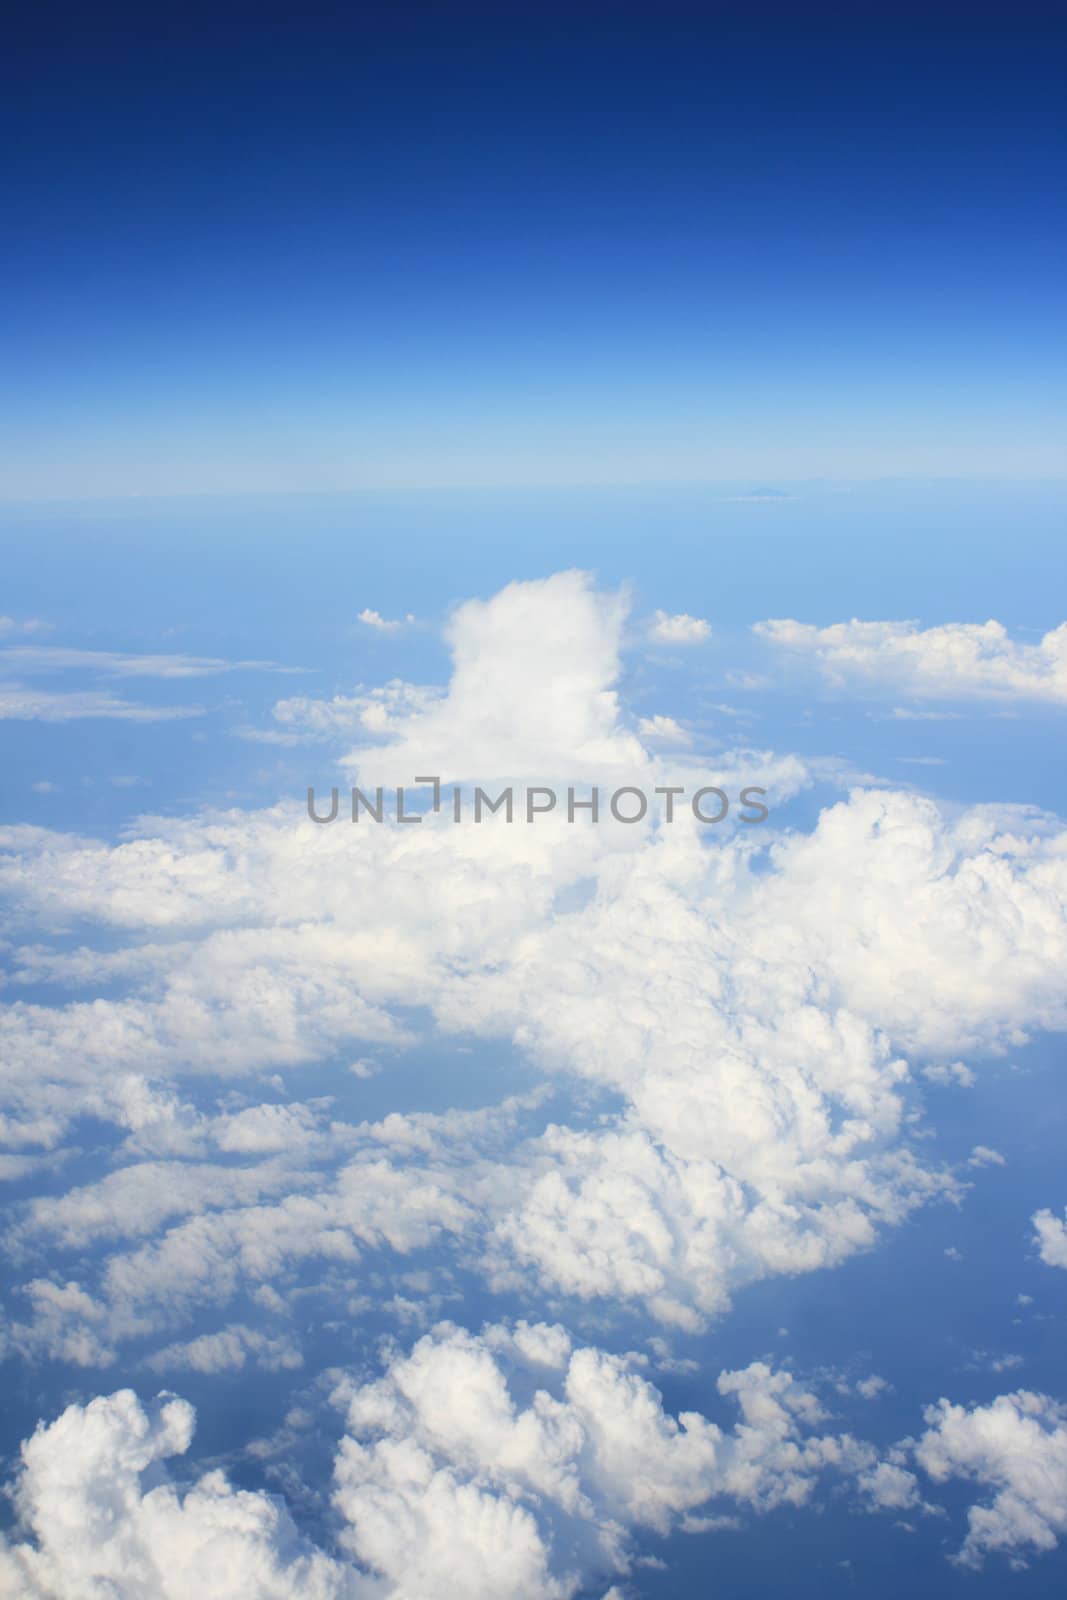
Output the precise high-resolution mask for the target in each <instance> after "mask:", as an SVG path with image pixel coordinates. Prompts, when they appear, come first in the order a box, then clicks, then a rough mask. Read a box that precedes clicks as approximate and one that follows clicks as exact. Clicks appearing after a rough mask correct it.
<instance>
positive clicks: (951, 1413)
mask: <svg viewBox="0 0 1067 1600" xmlns="http://www.w3.org/2000/svg"><path fill="white" fill-rule="evenodd" d="M926 1421H927V1423H928V1427H927V1430H926V1432H925V1433H924V1434H923V1435H922V1437H921V1438H920V1439H919V1441H918V1443H917V1445H916V1446H915V1458H916V1460H917V1461H918V1463H919V1465H920V1466H921V1467H922V1469H923V1470H924V1472H926V1473H927V1474H928V1475H929V1476H930V1477H931V1478H932V1479H933V1480H934V1481H935V1482H937V1483H943V1482H945V1481H946V1480H948V1479H951V1478H963V1479H970V1480H973V1481H975V1482H977V1483H979V1484H981V1485H982V1486H983V1487H985V1488H987V1489H988V1490H989V1491H990V1497H989V1498H988V1499H987V1500H986V1501H984V1502H982V1503H980V1504H978V1505H974V1506H972V1507H971V1509H970V1511H969V1512H968V1517H967V1523H968V1531H967V1537H966V1538H965V1540H964V1542H963V1545H962V1547H961V1549H960V1551H959V1554H958V1556H957V1558H956V1559H957V1560H958V1561H959V1562H960V1564H961V1565H963V1566H969V1567H978V1566H981V1564H982V1561H983V1559H984V1558H985V1556H986V1555H987V1554H988V1553H989V1552H991V1551H1000V1552H1004V1553H1006V1554H1008V1555H1012V1556H1015V1557H1016V1559H1019V1560H1021V1558H1022V1555H1024V1554H1025V1553H1028V1552H1029V1551H1031V1550H1051V1549H1053V1548H1054V1547H1055V1545H1056V1543H1057V1541H1058V1539H1059V1538H1060V1537H1061V1536H1062V1535H1063V1534H1064V1533H1067V1413H1065V1412H1064V1409H1063V1407H1062V1406H1060V1405H1058V1404H1057V1403H1056V1402H1055V1401H1053V1400H1050V1399H1049V1397H1048V1396H1047V1395H1042V1394H1032V1393H1031V1392H1030V1391H1029V1390H1026V1389H1019V1390H1017V1391H1016V1392H1015V1393H1014V1394H1002V1395H998V1396H997V1398H996V1399H995V1400H994V1401H992V1403H991V1404H989V1405H985V1406H972V1407H966V1406H960V1405H952V1404H950V1402H949V1401H948V1400H939V1401H938V1402H937V1404H936V1405H933V1406H930V1407H928V1409H927V1411H926Z"/></svg>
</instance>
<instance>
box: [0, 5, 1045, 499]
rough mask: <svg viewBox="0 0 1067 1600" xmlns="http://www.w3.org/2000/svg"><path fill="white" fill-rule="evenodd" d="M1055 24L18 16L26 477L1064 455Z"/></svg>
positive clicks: (787, 467) (11, 41)
mask: <svg viewBox="0 0 1067 1600" xmlns="http://www.w3.org/2000/svg"><path fill="white" fill-rule="evenodd" d="M1065 33H1067V18H1065V15H1064V12H1063V9H1062V7H1060V6H1057V5H1053V4H1044V5H1033V4H1022V5H1012V6H1010V7H1008V6H993V7H983V6H973V5H966V6H965V5H962V4H948V5H945V4H934V5H928V6H923V7H916V6H912V5H907V4H906V5H903V6H899V5H898V6H892V7H890V6H887V5H873V6H872V5H854V6H836V7H826V6H816V7H801V6H782V5H762V6H761V5H753V6H748V7H744V8H741V7H735V6H728V5H724V4H704V5H678V4H667V5H665V6H662V7H657V8H656V9H655V11H653V10H652V9H651V8H650V7H648V6H643V5H642V6H631V5H627V4H616V5H610V6H608V5H576V6H574V5H572V6H560V5H547V6H543V5H539V6H537V7H532V6H530V7H527V6H515V5H462V4H459V5H453V4H443V5H435V4H429V5H427V4H409V5H405V6H396V5H384V4H380V5H375V4H371V5H355V6H348V7H341V6H338V7H328V6H327V7H312V8H311V9H310V11H306V12H305V13H304V15H303V18H302V20H297V17H296V8H293V7H284V6H271V5H267V6H256V7H251V6H249V7H240V6H236V7H234V6H227V7H225V8H224V9H223V15H222V17H221V18H220V17H219V16H215V15H211V14H209V13H208V12H207V11H206V10H203V11H198V10H197V9H196V8H193V9H189V8H182V9H181V10H180V11H177V10H176V11H173V12H168V11H166V10H164V11H163V12H152V13H147V14H146V13H145V12H144V10H143V9H140V10H138V11H133V10H130V11H129V12H128V13H126V12H123V11H120V10H115V9H114V8H108V7H105V8H104V9H103V11H102V12H97V11H95V10H94V11H92V12H90V13H80V12H78V11H75V10H74V8H70V9H69V10H62V9H60V10H55V9H52V8H49V7H45V8H43V9H42V10H40V11H35V12H34V13H33V14H32V16H31V15H30V14H29V13H27V14H26V16H24V17H16V18H14V19H13V21H12V23H11V24H10V25H9V28H8V32H7V36H6V37H5V41H4V43H5V55H6V57H7V67H6V71H5V79H6V85H5V91H4V96H3V104H2V107H0V117H2V126H3V140H2V143H3V148H4V149H5V150H6V156H5V157H4V168H5V171H4V180H5V181H4V190H5V213H6V234H7V241H8V242H7V245H6V247H5V250H4V253H3V260H2V263H0V296H2V302H3V304H4V305H5V307H6V308H7V315H6V316H5V319H4V320H5V323H6V333H5V336H4V349H3V353H2V354H3V362H2V366H3V373H4V376H3V378H2V388H0V407H2V411H3V416H4V425H3V438H4V451H3V455H4V461H3V469H2V476H0V498H8V499H25V498H31V499H33V498H52V497H60V498H80V497H95V496H100V495H104V496H107V495H123V494H143V493H149V494H155V493H167V494H170V493H190V492H227V491H238V490H249V491H257V490H258V491H262V490H275V489H286V490H324V489H344V488H356V487H361V486H379V487H386V486H395V487H404V488H406V487H414V486H433V485H445V484H452V485H455V484H460V485H467V484H497V485H503V484H511V485H529V484H584V483H594V484H595V483H600V484H606V483H617V484H625V483H651V482H672V481H673V482H677V481H700V480H708V479H718V478H728V479H732V478H736V477H738V476H748V475H755V477H757V478H758V479H763V478H771V479H775V478H795V477H809V476H826V475H829V476H845V477H853V476H871V475H874V476H881V475H885V474H891V475H903V476H926V475H928V474H937V475H951V476H960V475H963V476H967V475H979V476H983V477H988V476H991V475H992V476H998V475H1007V476H1012V477H1019V476H1046V475H1050V474H1052V475H1061V474H1062V473H1063V470H1064V458H1063V453H1062V431H1061V424H1062V420H1063V416H1064V405H1063V400H1064V370H1063V362H1062V355H1061V352H1062V348H1063V333H1064V301H1063V293H1062V281H1063V273H1064V249H1063V244H1064V212H1063V175H1064V170H1065V169H1064V138H1063V135H1064V113H1063V95H1062V85H1063V81H1064V66H1065V64H1067V63H1065V50H1064V35H1065Z"/></svg>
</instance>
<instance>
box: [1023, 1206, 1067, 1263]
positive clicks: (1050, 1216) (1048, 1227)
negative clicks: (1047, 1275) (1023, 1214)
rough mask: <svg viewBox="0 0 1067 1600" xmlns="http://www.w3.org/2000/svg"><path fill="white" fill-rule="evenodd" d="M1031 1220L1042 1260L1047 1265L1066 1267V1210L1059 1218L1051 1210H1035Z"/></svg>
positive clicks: (1035, 1241)
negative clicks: (1062, 1216)
mask: <svg viewBox="0 0 1067 1600" xmlns="http://www.w3.org/2000/svg"><path fill="white" fill-rule="evenodd" d="M1031 1220H1032V1222H1033V1224H1034V1243H1035V1244H1036V1245H1037V1249H1038V1254H1039V1255H1040V1257H1041V1259H1042V1261H1043V1262H1044V1263H1045V1265H1046V1266H1048V1267H1065V1268H1067V1212H1065V1213H1064V1218H1063V1219H1061V1218H1059V1217H1057V1216H1056V1215H1055V1214H1054V1213H1053V1212H1051V1211H1048V1210H1044V1211H1037V1212H1035V1213H1034V1216H1033V1217H1032V1219H1031Z"/></svg>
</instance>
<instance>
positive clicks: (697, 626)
mask: <svg viewBox="0 0 1067 1600" xmlns="http://www.w3.org/2000/svg"><path fill="white" fill-rule="evenodd" d="M648 631H649V635H650V637H651V638H653V639H655V640H656V641H657V642H658V643H659V644H703V642H704V640H705V639H710V638H711V623H710V622H705V620H704V618H703V617H691V616H690V615H689V613H688V612H687V611H680V612H678V614H677V615H676V616H671V615H669V614H668V613H667V612H666V611H657V612H656V614H655V616H654V617H653V618H652V622H651V625H650V627H649V630H648Z"/></svg>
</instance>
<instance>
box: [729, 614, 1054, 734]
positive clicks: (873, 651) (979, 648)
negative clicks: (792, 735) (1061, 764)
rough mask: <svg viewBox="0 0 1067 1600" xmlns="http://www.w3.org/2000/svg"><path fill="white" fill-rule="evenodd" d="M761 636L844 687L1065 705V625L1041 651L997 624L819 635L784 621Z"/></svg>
mask: <svg viewBox="0 0 1067 1600" xmlns="http://www.w3.org/2000/svg"><path fill="white" fill-rule="evenodd" d="M755 632H756V633H757V634H759V635H760V637H761V638H763V639H766V640H767V641H768V642H769V643H770V644H772V645H775V646H777V647H779V648H781V649H785V650H790V651H792V652H794V653H795V654H798V655H803V656H808V657H810V658H811V659H812V660H813V661H814V662H815V663H816V664H817V665H818V666H819V667H820V669H821V670H822V671H823V673H824V674H825V675H826V676H827V678H829V679H830V680H831V681H832V682H833V683H836V684H839V685H843V684H847V683H848V682H849V681H850V680H852V679H859V680H860V681H863V680H867V681H868V682H871V681H873V682H877V683H878V684H879V685H885V686H892V687H893V688H899V689H904V690H906V691H907V692H908V693H910V694H914V695H916V696H918V697H920V698H923V697H928V696H938V695H940V696H945V697H946V698H952V697H956V696H960V697H970V696H980V697H987V698H992V699H1037V700H1051V701H1056V702H1061V703H1062V702H1067V622H1065V623H1061V624H1060V626H1059V627H1058V628H1054V629H1052V630H1051V631H1050V632H1049V633H1046V634H1045V636H1044V638H1043V639H1042V640H1041V642H1040V644H1035V645H1027V644H1018V643H1016V642H1015V641H1014V640H1012V639H1009V637H1008V633H1007V630H1006V629H1005V628H1004V626H1003V624H1001V623H999V622H992V621H990V622H984V623H963V622H952V623H946V624H944V625H943V626H940V627H935V628H920V627H919V625H918V624H917V623H915V622H860V621H857V620H855V619H854V620H853V621H852V622H837V623H833V624H832V625H831V626H830V627H826V628H818V627H815V626H813V625H812V624H810V623H804V622H796V621H793V620H791V619H779V620H773V621H768V622H758V623H756V625H755ZM894 714H895V715H896V714H898V713H894ZM899 714H901V715H912V713H908V712H901V713H899Z"/></svg>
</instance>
